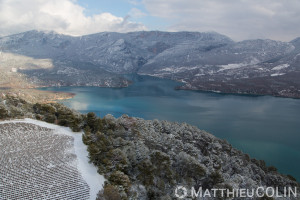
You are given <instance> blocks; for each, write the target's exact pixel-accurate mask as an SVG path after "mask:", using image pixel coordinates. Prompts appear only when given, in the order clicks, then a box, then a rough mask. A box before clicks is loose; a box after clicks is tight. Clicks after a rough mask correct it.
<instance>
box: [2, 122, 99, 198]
mask: <svg viewBox="0 0 300 200" xmlns="http://www.w3.org/2000/svg"><path fill="white" fill-rule="evenodd" d="M0 174H1V178H0V199H82V200H83V199H95V198H96V194H97V193H98V191H99V190H100V189H101V187H102V184H103V183H104V178H103V177H102V176H100V175H99V174H97V169H96V168H95V167H94V166H93V165H92V164H89V163H88V157H87V151H86V146H85V145H84V144H83V143H82V141H81V134H80V133H73V132H72V131H71V130H69V128H63V127H60V126H56V125H52V124H48V123H44V122H40V121H37V120H31V119H25V120H14V121H4V122H1V123H0Z"/></svg>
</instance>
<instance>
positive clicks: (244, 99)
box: [43, 76, 300, 181]
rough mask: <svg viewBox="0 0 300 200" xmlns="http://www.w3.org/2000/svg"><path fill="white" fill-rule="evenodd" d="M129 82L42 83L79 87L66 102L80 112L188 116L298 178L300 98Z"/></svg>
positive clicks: (185, 119)
mask: <svg viewBox="0 0 300 200" xmlns="http://www.w3.org/2000/svg"><path fill="white" fill-rule="evenodd" d="M133 81H134V84H133V85H131V86H130V87H128V88H118V89H116V88H98V87H59V88H43V90H55V91H64V92H72V93H76V96H75V98H73V99H70V100H65V101H63V103H64V104H65V105H67V106H69V107H71V108H74V109H76V110H78V111H80V112H82V113H86V112H90V111H92V112H95V113H97V115H99V116H101V117H103V116H104V115H106V114H108V113H110V114H113V115H114V116H115V117H119V116H121V115H122V114H128V115H129V116H135V117H142V118H145V119H162V120H169V121H179V122H187V123H189V124H193V125H196V126H198V127H199V128H200V129H203V130H206V131H208V132H210V133H212V134H214V135H216V136H217V137H220V138H223V139H226V140H227V141H229V142H230V143H231V144H232V145H233V146H234V147H236V148H238V149H240V150H242V151H243V152H245V153H248V154H250V155H251V157H255V158H257V159H263V160H265V161H266V163H267V164H268V165H274V166H276V167H277V168H278V169H279V171H280V172H282V173H285V174H291V175H293V176H294V177H295V178H297V180H298V181H299V180H300V170H299V168H300V145H299V142H300V100H297V99H288V98H277V97H270V96H258V97H256V96H242V95H224V94H215V93H205V92H195V91H183V90H174V87H175V86H177V85H178V83H176V82H174V81H169V80H162V79H157V78H153V77H146V76H137V77H134V78H133Z"/></svg>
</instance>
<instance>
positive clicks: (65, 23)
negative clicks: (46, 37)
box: [0, 0, 146, 36]
mask: <svg viewBox="0 0 300 200" xmlns="http://www.w3.org/2000/svg"><path fill="white" fill-rule="evenodd" d="M0 24H1V29H0V35H2V36H3V35H9V34H14V33H19V32H23V31H27V30H32V29H38V30H54V31H56V32H59V33H63V34H70V35H84V34H90V33H96V32H102V31H116V32H129V31H138V30H145V29H146V27H145V26H144V25H143V24H140V23H134V22H131V21H130V20H128V19H127V18H126V17H125V18H122V17H116V16H114V15H112V14H111V13H101V14H98V15H94V16H91V17H87V16H85V15H84V8H83V7H81V6H79V5H77V4H76V1H74V0H38V1H37V0H0Z"/></svg>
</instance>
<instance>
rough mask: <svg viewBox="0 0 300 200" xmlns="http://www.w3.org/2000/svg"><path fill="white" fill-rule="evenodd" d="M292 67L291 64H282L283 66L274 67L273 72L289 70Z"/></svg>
mask: <svg viewBox="0 0 300 200" xmlns="http://www.w3.org/2000/svg"><path fill="white" fill-rule="evenodd" d="M289 66H290V65H289V64H282V65H277V66H276V67H273V68H272V70H281V69H285V68H288V67H289Z"/></svg>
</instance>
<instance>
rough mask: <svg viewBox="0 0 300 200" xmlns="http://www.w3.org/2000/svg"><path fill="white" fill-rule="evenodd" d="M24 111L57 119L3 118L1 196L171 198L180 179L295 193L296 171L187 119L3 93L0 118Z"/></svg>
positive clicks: (210, 185)
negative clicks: (283, 170)
mask: <svg viewBox="0 0 300 200" xmlns="http://www.w3.org/2000/svg"><path fill="white" fill-rule="evenodd" d="M25 117H30V118H32V119H39V120H42V121H46V122H48V123H51V124H57V125H51V124H48V123H45V122H41V121H36V120H31V119H25V120H21V121H20V120H19V121H4V122H2V123H0V181H1V182H0V199H80V200H81V199H95V198H96V199H97V200H111V199H116V200H119V199H120V200H123V199H124V200H126V199H138V200H148V199H149V200H170V199H174V198H175V197H174V189H175V188H176V186H177V185H179V184H180V185H184V186H187V187H192V186H194V187H198V186H202V187H203V188H204V189H212V188H227V189H237V188H245V189H253V188H258V187H263V188H267V187H273V188H277V187H278V188H279V193H280V194H283V193H284V188H283V187H292V188H294V187H297V188H298V189H297V191H298V193H299V183H298V182H297V181H296V179H295V178H294V177H293V176H291V175H283V174H280V173H279V172H277V169H276V168H275V167H274V166H267V165H266V163H265V162H264V161H263V160H256V159H254V158H250V157H249V155H247V154H244V153H243V152H241V151H239V150H237V149H235V148H233V147H232V146H231V145H230V144H229V143H228V142H226V141H224V140H221V139H218V138H216V137H214V136H213V135H211V134H209V133H207V132H205V131H202V130H199V129H198V128H197V127H194V126H191V125H188V124H186V123H172V122H167V121H159V120H143V119H139V118H134V117H129V116H126V115H124V116H122V117H120V118H118V119H116V118H114V117H113V116H111V115H107V116H105V117H104V118H99V117H97V116H96V115H95V114H94V113H88V114H80V113H78V112H76V111H74V110H71V109H70V108H67V107H65V106H63V105H61V104H57V103H51V104H30V103H28V102H26V101H24V100H21V99H18V98H15V97H9V96H6V97H5V98H3V99H1V98H0V119H4V120H8V119H14V118H25ZM58 125H60V126H58ZM61 126H66V127H61ZM67 127H70V128H71V129H72V131H76V132H79V133H74V132H71V131H70V129H69V128H67ZM82 130H83V131H84V134H83V135H82V134H81V133H80V132H81V131H82ZM82 142H83V143H84V144H85V145H87V147H86V146H84V145H83V143H82ZM86 150H87V151H86ZM88 161H90V162H91V163H92V164H89V163H88ZM96 172H98V173H100V174H103V176H104V177H105V178H106V181H105V184H104V185H102V183H103V182H104V178H103V177H102V176H99V175H98V174H97V173H96ZM99 190H100V192H98V191H99ZM89 191H90V192H89ZM22 195H23V196H22ZM37 195H38V196H37ZM59 195H61V196H59ZM299 195H300V194H298V196H299ZM250 199H252V198H250ZM250 199H249V200H250ZM255 199H257V200H260V199H261V198H255ZM262 199H266V198H262ZM285 199H295V198H285Z"/></svg>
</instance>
